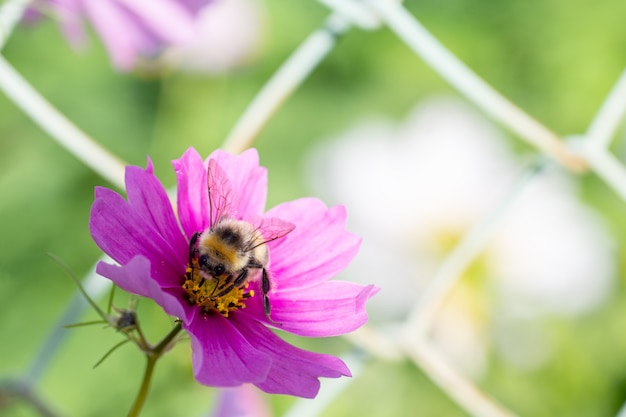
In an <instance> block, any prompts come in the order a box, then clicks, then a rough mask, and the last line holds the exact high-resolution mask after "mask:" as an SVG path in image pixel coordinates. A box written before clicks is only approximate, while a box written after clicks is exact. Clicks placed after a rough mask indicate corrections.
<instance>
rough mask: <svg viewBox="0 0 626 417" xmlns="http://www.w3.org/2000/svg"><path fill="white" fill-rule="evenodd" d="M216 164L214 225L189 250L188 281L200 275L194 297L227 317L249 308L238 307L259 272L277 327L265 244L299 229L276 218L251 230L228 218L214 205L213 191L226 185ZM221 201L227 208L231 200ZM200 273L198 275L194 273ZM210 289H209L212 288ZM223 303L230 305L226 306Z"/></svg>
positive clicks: (212, 167) (211, 179)
mask: <svg viewBox="0 0 626 417" xmlns="http://www.w3.org/2000/svg"><path fill="white" fill-rule="evenodd" d="M211 162H213V161H210V163H209V170H208V190H209V203H210V215H211V222H210V223H211V225H210V227H209V228H208V229H206V230H204V231H201V232H196V233H195V234H194V235H193V236H192V237H191V240H190V244H189V265H190V269H189V270H188V279H189V278H191V279H194V276H195V275H196V274H197V272H199V275H200V276H201V278H200V280H198V279H195V284H196V285H194V288H196V289H197V290H196V291H195V292H193V294H192V296H193V298H194V301H195V302H196V303H198V304H202V305H209V306H210V307H211V308H213V309H215V310H217V311H219V312H220V313H222V314H223V315H224V316H226V317H227V316H228V312H229V311H230V310H232V309H236V308H242V307H243V306H244V305H243V304H241V303H240V302H239V301H240V300H241V299H244V298H248V297H250V296H252V295H253V294H254V293H253V292H245V291H244V289H245V288H247V286H248V283H249V282H250V281H251V280H256V279H258V278H259V273H257V272H256V271H255V270H260V279H261V291H262V295H263V310H264V312H265V316H266V317H267V318H268V320H269V321H271V322H273V320H272V319H271V317H270V314H271V305H270V300H269V296H268V294H269V292H270V290H271V281H270V277H269V274H268V272H267V263H268V260H269V252H268V248H267V245H266V244H267V243H268V242H270V241H272V240H275V239H279V238H281V237H283V236H285V235H286V234H288V233H289V232H291V231H292V230H293V229H294V227H295V226H294V225H293V224H291V223H288V222H285V221H282V220H280V219H276V218H259V219H258V220H255V224H252V223H250V222H247V221H244V220H237V219H233V218H231V217H229V216H228V209H227V208H226V207H224V206H222V207H220V206H219V205H217V204H216V203H218V201H214V198H215V196H214V194H215V193H214V189H213V188H214V184H221V186H222V187H223V184H225V183H227V181H226V179H225V176H224V174H223V172H222V171H221V170H220V169H219V167H218V166H217V165H216V164H211ZM222 191H223V190H222ZM220 201H222V202H223V204H225V202H226V199H224V198H222V199H221V200H220ZM213 215H215V216H216V218H217V219H216V220H215V221H213V220H212V218H213ZM196 267H197V268H198V271H195V270H194V269H195V268H196ZM205 283H206V284H210V285H209V287H207V286H206V285H205ZM188 287H189V288H190V286H188ZM209 288H210V290H209ZM200 292H202V297H200V296H199V294H200ZM233 294H235V295H233ZM220 301H225V303H226V304H225V305H222V304H220ZM207 303H208V304H207Z"/></svg>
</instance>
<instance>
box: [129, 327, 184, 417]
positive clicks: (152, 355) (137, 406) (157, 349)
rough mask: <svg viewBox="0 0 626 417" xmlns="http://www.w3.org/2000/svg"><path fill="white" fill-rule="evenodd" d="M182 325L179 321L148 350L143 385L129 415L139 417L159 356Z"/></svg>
mask: <svg viewBox="0 0 626 417" xmlns="http://www.w3.org/2000/svg"><path fill="white" fill-rule="evenodd" d="M181 330H182V326H181V324H180V323H178V324H177V325H176V326H175V327H174V328H173V329H172V330H171V331H170V332H169V333H168V334H167V335H165V337H164V338H163V339H162V340H161V341H160V342H159V343H158V344H157V345H156V346H154V347H153V348H152V349H150V350H149V351H146V359H147V363H146V371H145V372H144V374H143V380H142V381H141V387H139V392H138V393H137V397H136V398H135V402H134V403H133V407H132V408H131V409H130V411H129V412H128V417H137V416H138V415H139V413H140V412H141V409H142V408H143V405H144V403H145V402H146V397H147V396H148V391H149V390H150V383H151V382H152V374H153V372H154V365H156V363H157V361H158V360H159V358H160V357H161V356H162V355H163V353H164V351H165V349H166V348H167V347H168V346H169V344H170V343H171V342H172V340H174V338H175V337H176V336H177V335H178V333H180V331H181Z"/></svg>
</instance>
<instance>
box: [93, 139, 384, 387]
mask: <svg viewBox="0 0 626 417" xmlns="http://www.w3.org/2000/svg"><path fill="white" fill-rule="evenodd" d="M173 164H174V169H175V171H176V175H177V179H178V198H177V214H178V218H177V216H176V214H175V213H174V210H173V209H172V206H171V204H170V201H169V199H168V196H167V194H166V191H165V189H164V188H163V186H162V185H161V183H160V182H159V180H158V179H157V178H156V177H155V176H154V174H153V167H152V164H151V163H150V162H148V166H147V168H146V169H142V168H140V167H136V166H131V167H128V168H127V171H126V190H127V195H128V200H124V199H123V198H122V197H121V196H120V195H119V194H117V193H115V192H113V191H111V190H109V189H106V188H96V192H95V201H94V203H93V206H92V209H91V218H90V223H89V225H90V230H91V234H92V236H93V238H94V240H95V241H96V243H97V244H98V246H99V247H100V248H101V249H102V250H103V251H104V252H105V253H107V254H108V255H109V256H111V258H113V259H114V260H115V261H116V262H118V263H119V264H120V265H121V266H115V265H110V264H107V263H103V262H101V263H99V264H98V268H97V271H98V273H99V274H101V275H103V276H105V277H107V278H109V279H111V280H112V281H114V282H115V283H116V284H117V285H118V286H120V287H121V288H122V289H124V290H126V291H128V292H131V293H134V294H138V295H141V296H144V297H149V298H152V299H154V300H155V301H156V302H157V303H158V304H159V305H161V306H162V307H163V309H164V310H165V311H166V312H167V313H168V314H170V315H172V316H175V317H178V318H179V319H180V320H181V322H182V326H183V328H184V329H185V330H186V331H187V332H188V333H189V335H190V338H191V347H192V351H193V369H194V374H195V376H196V379H197V380H198V381H199V382H200V383H202V384H205V385H210V386H222V387H231V386H239V385H241V384H243V383H252V384H254V385H256V386H257V387H259V388H260V389H262V390H263V391H266V392H269V393H281V394H290V395H297V396H301V397H314V396H315V395H316V394H317V392H318V390H319V381H318V377H322V376H323V377H330V378H338V377H340V376H342V375H344V376H349V375H350V371H349V370H348V368H347V367H346V366H345V364H344V363H343V362H342V361H341V360H340V359H338V358H336V357H334V356H330V355H322V354H318V353H313V352H308V351H304V350H301V349H298V348H296V347H294V346H292V345H289V344H288V343H286V342H284V341H283V340H282V339H280V338H279V337H278V336H276V335H275V334H274V333H273V332H272V331H271V330H270V329H269V328H267V327H266V326H278V327H280V329H281V330H285V331H289V332H291V333H294V334H297V335H301V336H321V337H323V336H336V335H340V334H343V333H346V332H350V331H352V330H355V329H356V328H358V327H360V326H361V325H363V324H364V323H365V322H366V321H367V313H366V311H365V303H366V301H367V300H368V299H369V298H370V297H371V296H372V295H374V294H375V293H376V292H377V288H376V287H374V286H372V285H367V286H362V285H358V284H354V283H350V282H344V281H329V279H330V278H332V277H333V276H334V275H336V274H337V273H338V272H339V271H341V270H343V269H344V268H345V267H346V266H347V265H348V263H349V262H350V261H351V260H352V258H353V257H354V255H355V254H356V253H357V251H358V248H359V244H360V239H359V238H357V237H356V236H354V235H353V234H351V233H349V232H347V231H346V230H345V223H346V211H345V209H344V208H343V207H341V206H336V207H332V208H330V209H329V208H326V206H325V205H324V204H323V203H322V202H320V201H319V200H316V199H313V198H303V199H299V200H295V201H291V202H287V203H283V204H280V205H278V206H276V207H274V208H273V209H271V210H269V211H268V212H267V213H264V207H265V199H266V193H267V171H266V170H265V168H263V167H260V166H259V165H258V155H257V153H256V151H255V150H248V151H246V152H244V153H243V154H242V155H240V156H233V155H230V154H227V153H225V152H223V151H215V152H214V153H213V154H212V155H211V156H210V157H209V158H208V159H207V160H206V161H202V159H201V157H200V155H198V153H197V152H196V151H195V150H194V149H193V148H190V149H189V150H188V151H186V152H185V154H184V155H183V156H182V157H181V158H180V159H178V160H175V161H173ZM207 184H209V185H210V191H209V190H208V187H207ZM224 219H232V220H236V221H242V222H246V223H247V224H249V225H252V226H253V227H254V232H255V233H260V234H261V235H262V236H261V238H262V239H264V240H265V241H267V243H266V244H265V247H267V249H268V251H269V258H268V261H267V263H266V266H267V270H268V273H269V278H270V282H271V290H270V291H269V294H268V297H269V299H270V302H271V320H270V319H269V318H268V317H267V314H266V312H265V310H264V299H263V297H262V296H261V294H262V292H263V289H264V287H266V286H265V285H264V284H261V283H259V281H260V279H259V278H260V277H259V275H261V271H260V268H258V266H257V267H254V269H253V267H251V268H250V272H249V274H250V275H251V280H249V286H248V285H247V284H245V283H243V284H242V283H239V284H237V285H236V286H235V287H233V288H230V290H228V291H224V290H223V289H224V288H228V287H224V286H222V287H219V291H220V293H218V294H217V295H215V289H216V288H218V286H219V285H221V284H228V283H233V280H234V281H235V282H237V280H235V279H234V274H233V275H229V274H223V271H222V273H219V272H215V271H214V272H212V273H211V274H210V275H211V276H209V273H208V272H207V270H206V269H202V270H200V269H201V268H202V267H201V266H200V265H202V262H201V261H199V260H198V258H202V257H201V256H200V257H198V254H197V253H195V252H194V250H193V247H194V245H193V243H192V244H191V245H190V243H189V242H190V241H193V239H194V238H193V237H194V236H195V235H196V234H197V233H202V232H204V231H207V230H210V231H213V230H214V229H213V226H215V225H218V226H219V225H220V224H221V223H220V222H222V221H223V220H224ZM213 220H215V221H213ZM294 226H295V228H294V229H293V230H291V228H292V227H294ZM278 229H282V230H283V231H284V232H288V233H287V234H286V235H283V234H282V233H278V234H276V230H278ZM289 231H290V232H289ZM272 235H276V236H278V235H280V237H279V238H276V239H275V240H271V241H270V239H271V236H272ZM255 243H256V242H255ZM246 253H247V252H246ZM225 275H227V278H223V277H224V276H225ZM255 275H256V276H255ZM211 285H212V287H210V286H211Z"/></svg>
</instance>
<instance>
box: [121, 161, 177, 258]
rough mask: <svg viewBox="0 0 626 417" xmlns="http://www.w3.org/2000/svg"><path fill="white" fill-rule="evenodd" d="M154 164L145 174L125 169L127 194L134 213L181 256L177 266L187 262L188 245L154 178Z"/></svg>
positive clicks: (159, 184) (135, 169) (139, 170)
mask: <svg viewBox="0 0 626 417" xmlns="http://www.w3.org/2000/svg"><path fill="white" fill-rule="evenodd" d="M153 172H154V169H153V166H152V162H151V161H150V160H148V167H147V168H146V169H145V170H143V169H141V168H139V167H136V166H130V167H128V168H126V194H127V196H128V202H129V204H130V206H131V207H132V208H133V209H134V210H135V212H136V213H137V214H138V215H139V216H140V217H141V218H143V219H144V220H145V221H146V222H147V223H148V224H150V226H152V228H154V229H155V230H157V231H158V233H159V234H160V235H161V236H162V237H163V238H164V239H165V240H166V241H167V242H168V243H169V244H170V246H171V247H172V250H173V251H174V253H176V254H177V255H179V256H178V260H177V262H178V263H185V262H187V260H188V259H187V254H188V252H189V244H188V243H187V240H186V239H185V237H184V236H183V234H182V232H181V230H180V227H179V225H178V221H177V220H176V216H175V215H174V210H173V209H172V205H171V202H170V199H169V197H168V196H167V192H166V191H165V188H163V185H162V184H161V182H160V181H159V180H158V179H157V178H156V177H155V176H154V174H153Z"/></svg>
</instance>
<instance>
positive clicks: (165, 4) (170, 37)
mask: <svg viewBox="0 0 626 417" xmlns="http://www.w3.org/2000/svg"><path fill="white" fill-rule="evenodd" d="M100 1H102V0H100ZM117 2H118V3H119V4H120V7H124V8H126V9H127V10H128V11H129V12H131V13H132V14H133V15H134V16H135V18H136V19H137V20H138V21H141V23H142V26H145V28H146V29H148V30H149V31H150V32H151V33H152V34H153V35H154V36H156V37H157V38H158V39H159V40H160V41H162V42H165V43H168V44H176V43H181V42H185V41H188V40H190V38H191V36H192V33H193V29H192V28H193V25H194V18H193V16H192V15H191V13H190V12H189V11H188V10H187V9H186V8H185V7H184V6H182V5H180V4H179V1H176V0H174V1H172V0H160V1H157V0H132V1H121V0H117ZM205 2H206V1H205Z"/></svg>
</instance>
